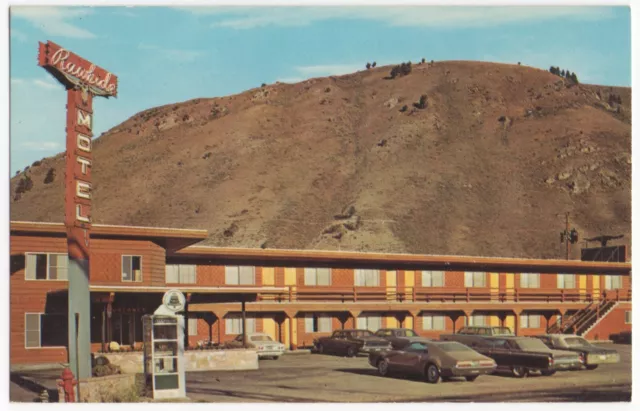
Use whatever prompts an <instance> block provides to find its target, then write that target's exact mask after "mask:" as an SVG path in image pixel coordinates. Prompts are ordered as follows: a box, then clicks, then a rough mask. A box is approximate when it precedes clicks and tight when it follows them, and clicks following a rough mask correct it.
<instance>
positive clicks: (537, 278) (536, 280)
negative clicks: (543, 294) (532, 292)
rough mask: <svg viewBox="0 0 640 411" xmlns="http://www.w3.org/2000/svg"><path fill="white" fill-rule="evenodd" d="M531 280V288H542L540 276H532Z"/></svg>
mask: <svg viewBox="0 0 640 411" xmlns="http://www.w3.org/2000/svg"><path fill="white" fill-rule="evenodd" d="M531 280H532V281H531V282H530V285H529V286H530V287H532V288H540V274H531Z"/></svg>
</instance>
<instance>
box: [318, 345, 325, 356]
mask: <svg viewBox="0 0 640 411" xmlns="http://www.w3.org/2000/svg"><path fill="white" fill-rule="evenodd" d="M316 349H317V350H318V354H324V345H322V344H318V346H317V347H316Z"/></svg>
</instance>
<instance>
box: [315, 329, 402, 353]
mask: <svg viewBox="0 0 640 411" xmlns="http://www.w3.org/2000/svg"><path fill="white" fill-rule="evenodd" d="M313 343H314V346H315V348H316V351H317V352H319V353H321V354H322V353H332V354H342V355H346V356H347V357H355V356H356V355H358V353H367V354H368V353H370V352H373V351H382V350H388V349H390V348H391V343H389V341H387V340H385V339H383V338H380V337H376V336H375V335H373V333H372V332H371V331H369V330H338V331H334V332H333V334H331V336H329V337H320V338H318V339H317V340H315V341H314V342H313Z"/></svg>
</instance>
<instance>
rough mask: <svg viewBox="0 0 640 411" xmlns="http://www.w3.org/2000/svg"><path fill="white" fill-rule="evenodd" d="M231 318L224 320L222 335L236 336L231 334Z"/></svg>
mask: <svg viewBox="0 0 640 411" xmlns="http://www.w3.org/2000/svg"><path fill="white" fill-rule="evenodd" d="M233 331H234V330H233V318H225V319H224V333H225V334H227V335H229V334H237V333H235V332H233Z"/></svg>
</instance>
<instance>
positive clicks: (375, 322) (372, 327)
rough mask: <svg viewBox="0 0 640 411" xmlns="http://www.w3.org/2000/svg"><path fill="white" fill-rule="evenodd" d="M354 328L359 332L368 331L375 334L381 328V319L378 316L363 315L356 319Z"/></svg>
mask: <svg viewBox="0 0 640 411" xmlns="http://www.w3.org/2000/svg"><path fill="white" fill-rule="evenodd" d="M356 327H357V328H358V329H360V330H369V331H371V332H376V331H378V330H379V329H380V328H382V317H380V316H378V315H364V316H361V317H358V320H357V321H356Z"/></svg>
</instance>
